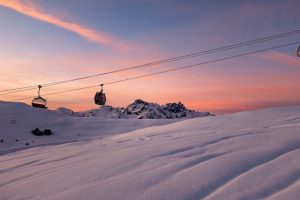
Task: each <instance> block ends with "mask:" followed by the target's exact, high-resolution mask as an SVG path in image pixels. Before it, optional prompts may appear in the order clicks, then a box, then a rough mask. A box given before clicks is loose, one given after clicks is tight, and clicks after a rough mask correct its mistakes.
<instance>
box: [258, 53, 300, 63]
mask: <svg viewBox="0 0 300 200" xmlns="http://www.w3.org/2000/svg"><path fill="white" fill-rule="evenodd" d="M260 56H261V57H263V58H265V59H268V60H271V61H274V62H279V63H282V64H285V65H287V66H293V67H299V66H300V60H299V59H298V57H297V56H296V53H295V55H294V56H290V55H288V54H284V53H280V52H276V51H271V52H268V53H264V54H262V55H260Z"/></svg>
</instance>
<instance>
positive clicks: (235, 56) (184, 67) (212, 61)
mask: <svg viewBox="0 0 300 200" xmlns="http://www.w3.org/2000/svg"><path fill="white" fill-rule="evenodd" d="M295 44H299V42H293V43H288V44H283V45H279V46H273V47H269V48H265V49H260V50H256V51H250V52H246V53H242V54H237V55H233V56H229V57H223V58H219V59H215V60H210V61H206V62H202V63H198V64H193V65H187V66H183V67H178V68H174V69H168V70H163V71H159V72H155V73H150V74H146V75H142V76H135V77H131V78H126V79H121V80H117V81H112V82H107V83H104V84H103V85H111V84H116V83H120V82H125V81H130V80H134V79H139V78H145V77H149V76H155V75H158V74H163V73H167V72H172V71H178V70H182V69H186V68H192V67H198V66H201V65H206V64H210V63H215V62H220V61H224V60H230V59H234V58H238V57H242V56H247V55H251V54H255V53H259V52H264V51H269V50H273V49H279V48H283V47H287V46H291V45H295ZM94 87H99V85H92V86H87V87H81V88H76V89H71V90H63V91H59V92H53V93H47V94H44V95H43V96H50V95H56V94H62V93H67V92H74V91H78V90H84V89H90V88H94ZM27 99H32V97H26V98H22V99H16V100H13V101H22V100H27Z"/></svg>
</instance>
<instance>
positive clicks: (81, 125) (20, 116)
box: [0, 102, 176, 155]
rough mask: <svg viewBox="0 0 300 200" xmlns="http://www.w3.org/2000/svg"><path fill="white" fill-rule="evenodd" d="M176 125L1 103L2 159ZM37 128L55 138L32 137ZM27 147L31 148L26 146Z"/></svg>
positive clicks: (167, 121)
mask: <svg viewBox="0 0 300 200" xmlns="http://www.w3.org/2000/svg"><path fill="white" fill-rule="evenodd" d="M174 122H176V120H175V121H174V120H146V119H145V120H137V119H133V120H123V119H106V118H104V117H92V118H78V117H71V116H68V115H65V114H62V113H58V112H56V111H51V110H44V109H38V108H32V107H31V106H28V105H26V104H23V103H11V102H6V103H5V102H0V140H1V139H3V140H4V142H3V143H0V155H1V154H3V153H4V152H7V151H11V150H13V149H15V150H16V148H17V149H23V148H28V147H32V146H37V145H46V144H56V143H65V142H68V141H78V140H82V139H91V137H102V136H104V135H108V134H116V133H120V132H122V133H125V132H129V131H133V130H136V129H140V128H144V127H148V126H155V125H162V124H167V123H174ZM34 128H40V129H46V128H50V129H51V130H52V131H53V135H52V136H42V137H41V136H39V137H37V136H33V135H32V134H31V130H33V129H34ZM26 143H28V144H29V145H25V144H26Z"/></svg>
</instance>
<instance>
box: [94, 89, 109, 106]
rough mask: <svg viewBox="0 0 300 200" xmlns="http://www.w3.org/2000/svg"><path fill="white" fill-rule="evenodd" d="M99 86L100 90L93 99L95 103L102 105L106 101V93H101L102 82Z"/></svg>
mask: <svg viewBox="0 0 300 200" xmlns="http://www.w3.org/2000/svg"><path fill="white" fill-rule="evenodd" d="M100 86H101V91H100V92H97V93H96V94H95V97H94V100H95V104H97V105H100V106H103V105H105V103H106V95H105V93H103V84H101V85H100Z"/></svg>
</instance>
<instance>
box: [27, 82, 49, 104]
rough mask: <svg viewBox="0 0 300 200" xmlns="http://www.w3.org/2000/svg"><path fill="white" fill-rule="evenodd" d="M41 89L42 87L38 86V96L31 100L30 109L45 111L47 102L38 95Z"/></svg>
mask: <svg viewBox="0 0 300 200" xmlns="http://www.w3.org/2000/svg"><path fill="white" fill-rule="evenodd" d="M41 88H42V86H41V85H38V96H37V97H35V98H34V99H33V100H32V102H31V105H32V107H35V108H44V109H47V106H46V105H47V100H46V99H44V98H43V97H41V95H40V90H41Z"/></svg>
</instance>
